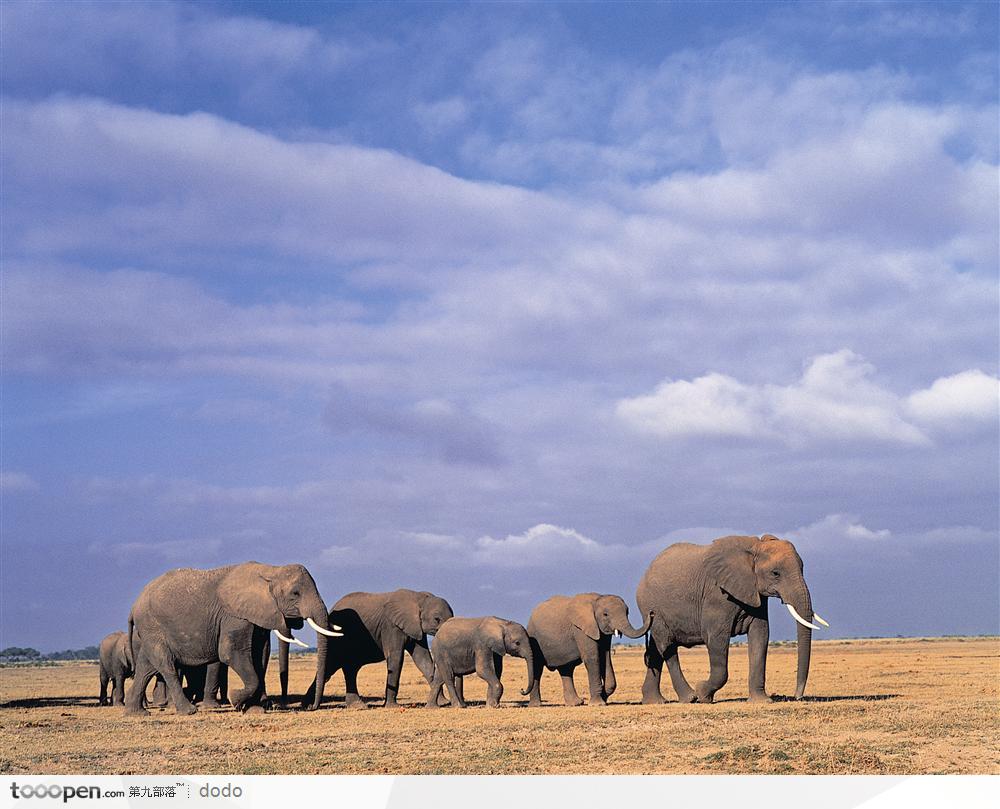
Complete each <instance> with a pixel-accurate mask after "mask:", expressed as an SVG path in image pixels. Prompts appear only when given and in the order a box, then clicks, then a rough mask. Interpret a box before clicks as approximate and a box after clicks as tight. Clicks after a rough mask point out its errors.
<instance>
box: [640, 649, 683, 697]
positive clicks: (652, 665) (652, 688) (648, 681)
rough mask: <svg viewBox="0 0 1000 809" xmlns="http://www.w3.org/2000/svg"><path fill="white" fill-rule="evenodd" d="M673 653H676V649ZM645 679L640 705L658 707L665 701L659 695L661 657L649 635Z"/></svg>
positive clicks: (661, 670) (661, 672)
mask: <svg viewBox="0 0 1000 809" xmlns="http://www.w3.org/2000/svg"><path fill="white" fill-rule="evenodd" d="M668 648H669V647H668ZM673 648H674V653H675V654H676V652H677V647H673ZM645 661H646V677H645V678H644V679H643V681H642V704H643V705H659V704H661V703H663V702H665V700H664V699H663V694H661V693H660V676H661V675H662V674H663V655H661V654H660V648H659V644H657V642H656V638H655V637H653V635H652V633H650V636H649V640H648V641H647V642H646V655H645Z"/></svg>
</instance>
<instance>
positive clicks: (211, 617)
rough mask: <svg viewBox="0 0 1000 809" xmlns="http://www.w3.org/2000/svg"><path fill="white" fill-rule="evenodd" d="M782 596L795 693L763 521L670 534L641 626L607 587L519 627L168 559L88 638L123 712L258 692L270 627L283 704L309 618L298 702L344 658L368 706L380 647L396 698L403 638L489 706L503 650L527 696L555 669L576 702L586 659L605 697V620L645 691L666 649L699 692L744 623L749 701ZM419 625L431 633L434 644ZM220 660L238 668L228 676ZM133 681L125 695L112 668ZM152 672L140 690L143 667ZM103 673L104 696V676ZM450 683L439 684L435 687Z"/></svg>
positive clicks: (785, 590) (804, 620) (722, 679)
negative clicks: (291, 658)
mask: <svg viewBox="0 0 1000 809" xmlns="http://www.w3.org/2000/svg"><path fill="white" fill-rule="evenodd" d="M771 597H775V598H780V599H781V600H782V602H784V604H785V605H786V607H787V608H788V610H789V612H790V613H791V615H792V617H793V618H795V620H796V621H797V622H798V624H799V626H798V674H797V682H796V689H795V696H796V698H800V697H801V696H802V695H803V692H804V691H805V687H806V679H807V677H808V675H809V658H810V649H811V640H812V630H813V629H819V628H820V627H819V626H817V624H816V623H813V621H817V622H819V623H820V624H823V625H824V626H829V624H827V623H826V622H825V621H824V620H823V619H822V618H820V617H819V616H818V615H816V614H815V613H814V612H813V609H812V600H811V597H810V595H809V588H808V587H807V586H806V582H805V578H804V575H803V571H802V559H801V557H800V556H799V554H798V552H797V551H796V550H795V547H794V546H793V545H792V544H791V543H790V542H787V541H785V540H781V539H778V538H777V537H774V536H772V535H770V534H765V535H764V536H761V537H755V536H728V537H722V538H721V539H717V540H715V541H714V542H712V543H711V544H708V545H694V544H689V543H678V544H675V545H671V546H669V547H668V548H666V549H665V550H663V551H662V552H661V553H660V554H659V555H658V556H657V557H656V558H655V559H653V561H652V562H651V563H650V565H649V567H648V568H647V570H646V572H645V574H644V575H643V578H642V580H641V582H640V583H639V587H638V590H637V592H636V601H637V603H638V604H639V608H640V610H641V611H642V615H643V623H642V625H641V626H640V627H635V626H633V625H632V624H631V622H630V621H629V618H628V607H627V605H626V604H625V601H624V600H623V599H622V598H621V597H620V596H617V595H602V594H598V593H580V594H578V595H575V596H562V595H558V596H553V597H552V598H549V599H548V600H546V601H543V602H542V603H541V604H539V605H538V606H537V607H535V609H534V610H533V611H532V613H531V617H530V619H529V621H528V625H527V627H525V626H522V625H521V624H519V623H517V622H515V621H509V620H504V619H502V618H497V617H493V616H489V617H482V618H463V617H458V618H456V617H455V616H454V612H453V610H452V608H451V606H450V605H449V604H448V602H447V601H446V600H445V599H443V598H441V597H440V596H436V595H434V594H433V593H428V592H417V591H414V590H405V589H401V590H395V591H393V592H388V593H360V592H359V593H350V594H349V595H346V596H344V597H343V598H341V599H340V600H339V601H338V602H337V603H336V604H334V606H333V609H331V610H327V608H326V605H325V603H324V601H323V599H322V597H321V596H320V594H319V592H318V590H317V588H316V584H315V582H314V581H313V578H312V576H311V575H310V574H309V571H308V570H306V568H305V567H303V566H302V565H297V564H292V565H284V566H279V567H276V566H271V565H264V564H260V563H257V562H246V563H244V564H240V565H232V566H229V567H222V568H216V569H213V570H195V569H191V568H179V569H176V570H171V571H168V572H167V573H165V574H163V575H162V576H160V577H158V578H156V579H154V580H153V581H151V582H150V583H149V584H147V585H146V586H145V588H143V590H142V593H141V594H140V595H139V597H138V599H136V601H135V603H134V604H133V605H132V610H131V613H130V615H129V621H128V632H127V633H126V632H120V631H119V632H115V633H112V634H110V635H108V636H107V637H106V638H105V639H104V640H103V641H102V643H101V655H100V657H101V661H100V662H101V667H100V668H101V692H100V702H101V704H102V705H103V704H106V703H108V702H109V701H110V702H111V703H112V704H116V705H122V704H124V707H125V711H126V713H129V714H140V715H145V714H148V711H147V710H146V707H147V705H149V704H153V705H159V706H165V705H166V704H167V703H168V702H169V703H172V704H173V706H174V709H175V710H176V711H177V713H179V714H191V713H194V712H195V711H196V710H197V708H196V707H195V704H194V703H195V702H199V701H200V702H201V703H202V704H203V705H205V706H209V707H211V706H219V705H221V704H223V703H224V702H226V701H228V702H229V703H230V704H231V705H232V706H233V707H234V708H236V709H237V710H248V709H250V708H252V707H257V706H263V705H265V704H267V703H268V697H267V695H266V693H265V690H264V676H265V673H266V670H267V665H268V661H269V660H270V657H271V637H270V633H271V632H272V631H273V632H274V633H275V634H276V635H277V637H278V641H279V654H278V659H279V682H280V687H281V703H282V704H287V699H288V649H289V644H291V643H295V644H299V645H301V646H305V644H304V643H302V642H301V641H299V640H297V639H296V638H295V637H294V635H293V634H292V633H293V631H294V630H296V629H301V628H302V627H303V625H304V624H305V623H308V624H309V625H310V626H311V627H312V628H313V629H315V630H316V633H317V655H316V677H315V680H314V681H313V683H312V685H310V687H309V689H308V691H307V692H306V694H305V695H304V697H303V698H302V707H304V708H306V709H316V708H318V707H319V706H320V703H321V701H322V698H323V690H324V687H325V686H326V683H327V681H328V680H329V679H330V677H331V676H333V675H334V674H335V673H336V672H337V671H338V670H343V672H344V682H345V700H344V701H345V705H346V707H348V708H356V707H358V708H361V707H365V705H364V702H363V701H362V699H361V696H360V694H359V693H358V684H357V675H358V671H359V670H360V669H361V667H362V666H365V665H367V664H370V663H378V662H382V661H385V662H386V668H387V674H386V685H385V705H386V706H393V705H395V704H396V696H397V693H398V690H399V679H400V670H401V668H402V665H403V657H404V652H405V653H407V654H409V656H410V658H411V659H412V660H413V662H414V663H415V664H416V666H417V668H418V669H420V672H421V674H423V676H424V678H425V679H426V680H427V683H428V685H429V693H428V697H427V707H428V708H436V707H439V706H443V705H451V706H459V707H465V697H464V693H463V677H464V676H465V675H469V674H472V673H475V674H477V675H478V676H479V677H481V678H482V679H483V680H485V681H486V683H487V685H488V691H487V698H486V704H487V705H488V706H490V707H496V706H498V705H499V702H500V697H501V695H502V694H503V684H502V683H501V676H502V673H503V658H504V657H505V656H506V655H511V656H513V657H520V658H522V659H524V660H525V661H526V663H527V685H526V687H525V688H524V689H523V690H522V691H521V694H522V695H523V696H527V697H528V698H529V699H528V706H529V707H533V706H539V705H541V696H540V693H539V683H540V680H541V677H542V674H543V672H544V671H545V670H546V669H548V670H549V671H557V672H559V675H560V677H561V678H562V686H563V696H564V700H565V702H566V704H567V705H581V704H582V703H583V700H581V699H580V697H579V695H578V694H577V692H576V688H575V686H574V683H573V672H574V670H575V669H576V667H577V666H579V665H580V664H581V663H582V664H583V665H584V667H585V668H586V671H587V680H588V686H589V697H590V704H591V705H604V704H606V703H607V700H608V698H609V697H610V696H611V695H612V694H613V693H614V691H615V688H616V681H615V672H614V667H613V666H612V659H611V642H612V638H613V636H614V634H616V633H620V634H622V635H625V636H627V637H630V638H640V637H643V636H645V637H646V653H645V664H646V674H645V680H644V682H643V685H642V702H643V703H644V704H651V703H660V702H663V701H664V699H663V696H662V694H661V692H660V676H661V673H662V670H663V665H664V663H666V666H667V671H668V673H669V675H670V681H671V684H672V685H673V688H674V691H675V692H676V694H677V698H678V699H679V700H680V701H681V702H702V703H707V702H712V701H713V698H714V695H715V693H716V692H717V691H718V690H719V689H720V688H722V687H723V685H725V683H726V681H727V679H728V668H729V666H728V660H729V642H730V638H731V637H735V636H737V635H746V636H747V640H748V643H747V646H748V650H749V656H750V666H749V671H750V674H749V691H750V699H751V701H769V700H770V699H771V698H770V697H769V696H768V694H767V692H766V690H765V687H764V679H765V667H766V662H767V647H768V638H769V628H768V609H767V604H768V602H767V599H768V598H771ZM428 636H434V643H433V650H432V649H431V645H430V643H429V641H428ZM700 644H704V645H705V646H707V648H708V654H709V660H710V664H711V666H710V673H709V675H708V678H707V679H706V680H704V681H702V682H699V683H698V684H697V685H696V686H694V687H692V686H691V685H690V684H689V683H688V682H687V680H686V679H685V677H684V674H683V672H682V671H681V667H680V662H679V660H678V656H677V650H678V648H679V647H681V646H683V647H691V646H695V645H700ZM229 669H233V670H234V671H236V673H237V674H238V675H239V678H240V680H242V682H243V687H242V688H240V689H237V690H229V688H228V672H229ZM129 677H134V682H133V683H132V686H131V688H130V689H129V692H128V695H127V696H126V695H125V680H126V679H127V678H129ZM154 678H155V679H156V680H157V687H156V688H155V689H154V692H153V696H152V701H151V702H149V701H147V697H146V690H147V687H148V685H149V682H150V681H151V680H153V679H154ZM109 684H111V685H112V692H111V697H110V700H109V699H108V695H107V689H108V685H109ZM445 690H447V697H446V696H445V693H444V691H445Z"/></svg>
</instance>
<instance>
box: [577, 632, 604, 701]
mask: <svg viewBox="0 0 1000 809" xmlns="http://www.w3.org/2000/svg"><path fill="white" fill-rule="evenodd" d="M601 658H602V655H601V650H600V648H599V646H598V644H597V643H593V642H591V644H590V646H589V648H587V650H586V651H585V653H584V656H583V667H584V668H585V669H586V670H587V688H588V690H589V691H590V704H591V705H607V702H606V701H605V699H604V684H603V683H602V682H601V680H602V677H601V675H602V674H603V671H602V669H603V668H604V666H603V665H602V663H603V660H602V659H601Z"/></svg>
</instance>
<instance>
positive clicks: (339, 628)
mask: <svg viewBox="0 0 1000 809" xmlns="http://www.w3.org/2000/svg"><path fill="white" fill-rule="evenodd" d="M342 628H343V627H339V626H337V625H336V624H330V629H332V630H333V631H334V632H339V631H340V630H341V629H342Z"/></svg>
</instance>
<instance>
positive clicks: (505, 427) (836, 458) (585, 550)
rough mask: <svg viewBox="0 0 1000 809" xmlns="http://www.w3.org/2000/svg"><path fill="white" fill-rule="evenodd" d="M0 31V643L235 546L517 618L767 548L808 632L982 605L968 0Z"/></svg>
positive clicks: (993, 607) (981, 348)
mask: <svg viewBox="0 0 1000 809" xmlns="http://www.w3.org/2000/svg"><path fill="white" fill-rule="evenodd" d="M2 23H3V25H2V31H3V41H2V43H0V44H2V57H0V58H2V63H0V64H2V74H3V100H2V104H3V109H2V113H3V115H2V136H3V137H2V144H0V149H2V154H0V159H2V171H3V217H2V222H0V226H2V239H3V280H2V283H3V289H2V291H3V301H2V315H3V318H2V324H0V325H2V346H0V348H2V362H3V415H2V429H3V446H2V458H0V462H2V463H0V466H2V478H0V481H2V484H3V487H2V496H3V500H2V515H0V519H2V526H0V527H2V532H3V546H2V553H3V560H2V561H3V565H2V573H0V576H2V584H3V610H2V616H0V620H2V624H0V630H2V639H0V644H2V645H23V644H32V645H35V646H37V647H39V648H42V649H45V650H49V649H55V648H64V647H67V646H81V645H86V644H89V643H94V642H96V641H97V640H99V639H100V638H101V637H102V636H103V635H104V634H105V633H106V632H108V631H111V630H112V629H115V628H119V627H122V626H123V625H124V623H125V620H126V618H127V614H128V609H129V606H130V604H131V602H132V600H133V599H134V597H135V596H136V595H137V594H138V592H139V590H140V589H141V587H142V585H143V584H144V583H145V582H146V581H148V580H149V579H150V578H152V577H154V576H156V575H158V574H159V573H161V572H163V571H164V570H166V569H168V568H171V567H176V566H195V567H214V566H218V565H222V564H228V563H231V562H236V561H243V560H246V559H250V558H253V559H258V560H260V561H268V562H275V563H280V562H286V561H299V562H303V563H304V564H306V565H307V566H308V567H309V568H310V570H311V571H312V572H313V574H314V576H315V577H316V579H317V582H318V584H319V585H320V590H321V592H322V593H323V594H324V596H325V597H326V599H327V600H328V601H330V602H331V603H332V602H333V601H335V600H336V599H337V598H338V597H339V596H340V595H342V594H343V593H345V592H349V591H351V590H358V589H392V588H395V587H398V586H410V587H416V588H419V589H432V590H435V591H437V592H439V593H441V594H442V595H445V596H446V597H447V598H448V599H449V600H450V601H451V602H452V604H453V606H454V607H455V609H456V612H458V613H460V614H467V615H474V614H488V613H492V614H498V615H503V616H505V617H510V618H513V619H516V620H521V621H526V620H527V616H528V614H529V612H530V610H531V608H532V606H533V605H534V604H535V603H537V602H538V601H541V600H542V599H544V598H546V597H548V596H549V595H551V594H553V593H556V592H579V591H589V590H598V591H603V592H617V593H620V594H622V595H623V596H625V597H626V599H628V600H629V601H630V602H631V601H632V599H634V593H635V587H636V585H637V583H638V581H639V579H640V577H641V575H642V572H643V570H644V569H645V567H646V565H647V564H648V562H649V561H650V560H651V559H652V557H653V556H654V555H655V554H656V553H657V552H658V551H659V550H660V549H661V548H663V547H665V546H666V545H667V544H669V543H671V542H675V541H684V540H690V541H707V540H710V539H712V538H715V537H717V536H721V535H723V534H726V533H748V534H760V533H764V532H771V533H775V534H778V535H779V536H783V537H786V538H788V539H791V540H792V541H794V542H795V543H796V545H797V547H798V548H799V551H800V553H801V554H802V556H803V558H804V560H805V563H806V574H807V579H808V581H809V582H810V586H811V588H812V592H813V598H814V602H815V604H816V607H817V609H818V610H819V611H820V612H821V613H822V614H823V616H824V617H825V618H826V619H827V620H829V621H830V622H831V624H833V628H832V630H831V634H832V635H895V634H907V635H921V634H941V633H984V632H997V631H998V617H997V616H998V606H1000V605H998V567H1000V560H998V542H997V539H998V522H1000V520H998V489H1000V480H998V453H1000V446H998V421H1000V418H998V401H1000V395H998V389H1000V387H998V381H997V374H998V342H1000V331H998V318H997V312H998V289H997V280H998V279H997V266H998V233H997V211H998V182H997V162H998V157H997V152H998V133H997V113H998V110H997V105H998V88H997V74H998V57H997V45H996V43H997V40H998V9H997V6H996V5H995V4H988V3H972V4H968V5H962V4H956V3H940V4H938V3H906V4H888V3H886V4H883V3H863V4H852V3H832V4H822V3H809V4H777V3H776V4H767V3H752V4H751V3H738V4H725V3H711V4H707V3H702V4H686V3H670V4H651V3H636V4H629V5H627V6H626V5H624V4H615V5H604V4H575V3H559V4H542V5H538V4H489V5H487V4H476V5H466V4H450V3H438V4H416V3H411V4H400V5H387V4H336V5H333V4H321V3H273V4H271V3H216V4H211V3H199V4H183V3H166V2H163V3H148V4H144V3H128V4H121V5H117V4H114V3H95V4H88V3H68V4H62V3H20V2H8V3H5V4H4V5H3V7H2ZM53 599H55V600H56V602H57V606H56V608H55V609H53V606H52V602H53ZM772 632H773V636H775V637H790V636H791V635H792V622H791V619H790V618H789V619H787V620H786V619H784V618H782V617H781V616H778V615H776V616H775V621H774V628H773V630H772Z"/></svg>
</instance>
